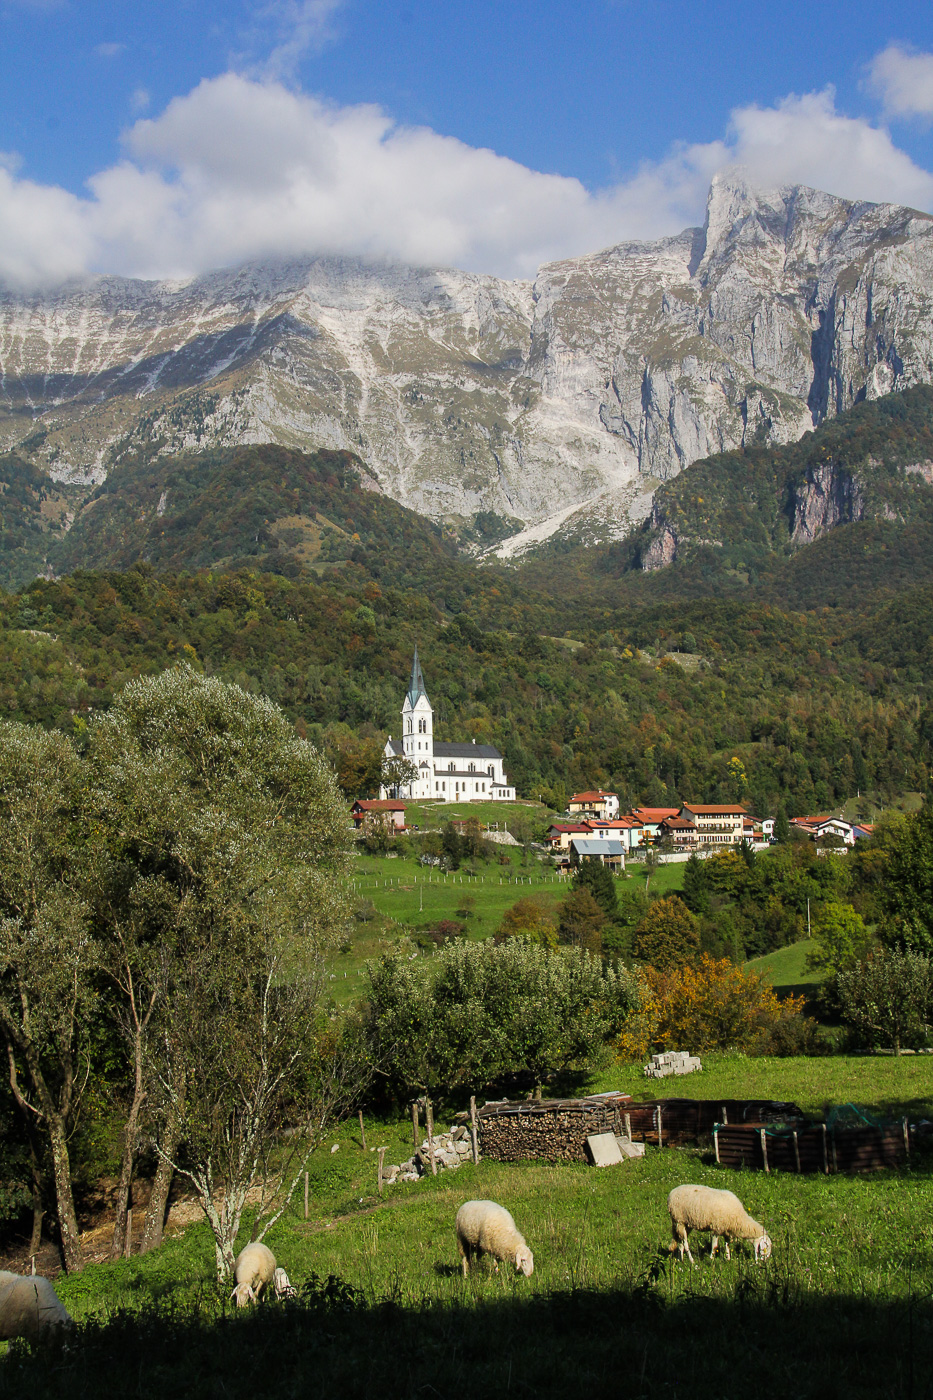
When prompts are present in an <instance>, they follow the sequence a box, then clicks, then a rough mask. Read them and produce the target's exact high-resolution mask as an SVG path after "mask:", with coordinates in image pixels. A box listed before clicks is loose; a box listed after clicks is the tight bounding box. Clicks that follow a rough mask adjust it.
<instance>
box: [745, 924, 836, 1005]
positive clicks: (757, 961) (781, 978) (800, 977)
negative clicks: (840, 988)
mask: <svg viewBox="0 0 933 1400" xmlns="http://www.w3.org/2000/svg"><path fill="white" fill-rule="evenodd" d="M814 946H815V945H814V943H813V940H812V939H809V938H805V939H803V941H802V942H800V943H791V944H789V945H788V947H786V948H778V949H776V950H775V952H773V953H766V954H765V955H764V957H761V958H752V959H750V961H749V962H747V963H746V964H745V966H746V967H747V968H748V969H749V971H751V972H760V973H761V975H762V976H763V977H764V978H765V980H766V981H768V982H770V983H771V985H772V986H773V987H774V990H775V991H776V992H778V993H782V992H783V993H784V994H785V995H788V994H791V993H792V994H793V995H794V996H805V997H807V998H808V999H811V998H812V997H814V996H816V994H817V992H818V991H819V988H820V983H821V982H822V980H823V978H822V976H821V975H820V973H818V972H811V971H809V969H808V968H807V954H808V953H809V952H810V950H811V948H813V947H814Z"/></svg>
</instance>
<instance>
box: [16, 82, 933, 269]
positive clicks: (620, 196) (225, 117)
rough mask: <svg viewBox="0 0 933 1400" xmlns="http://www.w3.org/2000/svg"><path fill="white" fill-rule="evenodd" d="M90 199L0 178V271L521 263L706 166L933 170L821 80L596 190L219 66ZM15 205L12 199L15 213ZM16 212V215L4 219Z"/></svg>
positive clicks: (675, 213) (695, 180) (882, 173)
mask: <svg viewBox="0 0 933 1400" xmlns="http://www.w3.org/2000/svg"><path fill="white" fill-rule="evenodd" d="M124 146H125V151H126V156H125V159H124V160H122V161H121V162H120V163H119V164H117V165H115V166H113V167H111V168H109V169H107V170H104V171H101V172H100V173H99V174H98V175H96V176H95V177H94V178H93V179H92V180H91V181H90V182H89V186H90V197H89V198H85V199H78V198H76V197H75V196H73V195H70V194H67V193H65V192H64V191H61V190H51V189H43V188H41V187H39V186H36V185H32V184H29V183H28V182H26V181H18V180H17V179H16V178H15V176H14V174H13V172H12V171H11V172H9V173H8V174H7V175H6V176H5V177H4V182H3V183H2V184H0V230H2V232H0V277H5V278H6V279H7V280H8V281H12V282H15V283H18V284H23V283H29V282H34V281H40V280H45V281H49V280H54V279H56V278H58V277H61V276H64V275H67V274H68V273H69V272H72V271H73V272H78V271H80V270H82V269H87V270H98V271H107V272H119V273H122V274H124V275H135V276H144V277H159V276H187V275H190V274H193V273H197V272H201V271H205V270H207V269H210V268H214V267H219V266H224V265H231V264H235V263H238V262H242V261H245V260H247V259H251V258H261V257H269V256H277V255H295V254H298V255H300V254H309V253H331V254H348V255H351V254H357V255H363V256H376V257H389V258H396V259H400V260H403V261H406V262H412V263H422V264H424V263H427V264H448V265H453V266H458V267H462V268H466V269H469V270H474V271H487V272H496V273H499V274H500V275H504V276H529V275H532V274H533V273H534V271H535V269H536V268H537V267H538V266H539V264H540V263H541V262H544V261H547V260H549V259H553V258H558V257H563V256H569V255H573V254H579V253H583V252H587V251H591V250H592V249H595V248H599V247H605V246H607V245H609V244H612V243H615V242H619V241H622V240H624V239H628V238H655V237H658V236H660V235H662V234H665V233H676V232H679V231H680V230H681V229H682V228H685V227H687V226H688V225H690V224H695V223H701V222H702V220H703V215H704V205H705V198H706V192H707V189H708V186H709V182H710V179H711V177H712V176H713V174H714V173H715V172H716V171H717V170H719V169H722V168H724V167H726V166H729V165H735V164H741V165H742V166H744V167H745V171H746V175H747V178H748V179H749V181H750V182H751V183H752V184H758V185H765V186H770V185H775V184H782V183H803V184H810V185H814V186H816V187H818V188H823V189H828V190H829V191H830V192H831V193H834V194H839V195H843V196H846V197H849V198H853V199H869V200H877V201H891V202H900V203H906V204H910V205H914V206H917V207H920V208H927V209H930V208H933V176H931V175H930V174H929V173H928V172H927V171H925V170H922V169H920V167H919V166H917V165H915V164H914V163H913V162H912V161H911V160H910V158H909V157H908V156H907V155H906V154H905V153H904V152H903V151H900V150H899V149H898V148H897V147H896V146H895V145H894V143H893V142H892V140H891V137H890V135H889V134H888V132H887V131H885V130H884V129H883V128H880V127H875V126H872V125H871V124H870V123H868V122H865V121H862V120H856V119H853V118H850V117H847V116H845V115H844V114H842V113H840V112H838V111H837V110H836V107H835V103H834V98H833V94H832V92H831V91H830V90H827V91H825V92H822V93H816V94H809V95H804V96H802V97H798V96H790V97H787V98H785V99H784V101H782V102H780V103H778V104H777V105H776V106H774V107H769V108H761V107H756V106H751V107H744V108H740V109H738V110H736V111H735V112H734V113H733V115H732V120H731V123H730V127H729V129H728V131H727V132H726V134H725V136H724V138H723V139H722V140H720V141H713V142H707V143H703V144H694V145H686V144H684V145H680V146H677V147H676V148H674V149H673V150H671V152H670V153H669V154H668V156H667V157H666V158H665V159H664V160H662V161H659V162H654V163H647V164H645V165H643V166H642V167H641V168H640V169H639V170H638V171H637V172H636V173H635V174H634V175H633V176H632V177H631V178H629V179H627V180H624V181H622V182H620V183H618V184H616V185H614V186H612V187H610V188H607V189H605V190H601V191H597V192H596V193H593V192H590V191H588V190H587V189H586V188H585V187H584V186H583V185H582V184H581V183H580V182H579V181H578V180H574V179H568V178H565V177H563V176H558V175H546V174H542V173H540V172H538V171H534V170H529V169H528V168H527V167H525V166H522V165H519V164H518V163H517V162H515V161H512V160H509V159H507V158H505V157H503V156H498V155H496V154H495V153H494V152H492V151H489V150H481V149H476V148H474V147H470V146H467V145H465V144H464V143H463V142H461V141H458V140H455V139H453V138H452V137H446V136H441V135H438V134H437V133H436V132H434V131H430V130H428V129H426V128H413V127H403V126H398V125H396V124H395V123H394V122H393V121H392V119H391V118H390V117H389V116H387V115H386V113H385V112H383V111H382V110H380V109H379V108H378V107H374V106H357V107H337V106H333V105H328V104H326V103H324V102H322V101H320V100H318V99H317V98H313V97H309V96H307V95H303V94H301V93H296V92H293V91H290V90H289V89H287V88H286V87H284V86H282V85H281V84H279V83H272V82H258V81H254V80H251V79H249V78H246V77H243V76H239V75H235V74H227V75H225V76H223V77H220V78H216V79H212V80H206V81H204V82H202V83H201V84H200V85H199V86H198V87H197V88H195V89H194V90H193V91H192V92H191V93H189V94H188V95H187V96H185V97H180V98H176V99H174V101H172V102H171V103H169V105H168V107H167V108H166V109H165V110H164V111H163V112H162V113H161V114H160V115H158V116H157V117H155V118H152V119H146V120H139V121H137V122H136V123H135V124H134V125H133V126H132V127H131V128H130V129H129V131H128V132H127V133H126V134H125V137H124ZM14 215H15V217H14ZM17 230H18V232H17Z"/></svg>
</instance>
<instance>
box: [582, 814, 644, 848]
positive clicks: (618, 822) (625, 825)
mask: <svg viewBox="0 0 933 1400" xmlns="http://www.w3.org/2000/svg"><path fill="white" fill-rule="evenodd" d="M586 825H587V826H588V827H589V829H590V831H591V832H592V834H593V835H594V836H596V837H599V839H600V840H610V841H621V843H622V846H623V849H624V850H626V851H637V850H638V848H639V846H640V845H641V842H642V835H643V832H644V827H643V826H642V824H641V822H640V821H639V820H638V818H637V817H617V818H616V819H615V821H607V822H602V821H595V820H593V821H589V822H587V823H586Z"/></svg>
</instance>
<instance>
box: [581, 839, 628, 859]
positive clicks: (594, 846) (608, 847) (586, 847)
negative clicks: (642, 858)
mask: <svg viewBox="0 0 933 1400" xmlns="http://www.w3.org/2000/svg"><path fill="white" fill-rule="evenodd" d="M570 844H571V846H572V847H573V849H574V850H575V851H576V853H577V855H578V856H624V855H625V850H624V847H623V845H622V842H621V841H606V840H602V839H600V838H599V837H597V838H596V839H595V840H593V839H592V837H588V836H572V837H571V838H570Z"/></svg>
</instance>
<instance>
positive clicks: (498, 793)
mask: <svg viewBox="0 0 933 1400" xmlns="http://www.w3.org/2000/svg"><path fill="white" fill-rule="evenodd" d="M385 756H386V758H407V759H408V761H409V762H410V763H413V764H414V765H415V767H416V768H417V769H418V777H417V778H416V779H415V780H414V781H413V782H412V783H410V784H408V785H407V786H403V787H402V788H400V789H399V794H398V795H399V796H400V797H411V798H414V799H418V798H422V799H424V798H429V799H430V798H433V799H434V800H435V801H437V802H514V800H515V789H514V787H512V785H511V784H510V782H509V780H508V776H507V774H506V772H505V768H504V763H503V758H502V755H501V753H500V752H499V750H498V749H497V748H494V747H493V745H492V744H478V743H477V742H476V740H475V739H474V740H472V742H470V743H466V744H440V743H437V742H436V741H435V738H434V710H433V708H432V706H431V702H430V700H429V699H428V693H427V691H426V690H425V687H424V676H423V675H422V673H421V662H420V661H419V660H418V648H417V647H415V656H414V660H413V661H412V666H411V680H410V681H409V683H408V690H407V692H406V695H405V701H404V703H403V705H402V737H401V738H400V739H393V738H392V736H391V735H390V736H389V740H388V743H387V744H386V746H385ZM379 795H380V797H383V798H385V797H388V795H389V794H388V791H387V789H385V788H382V789H381V790H380V794H379Z"/></svg>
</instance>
